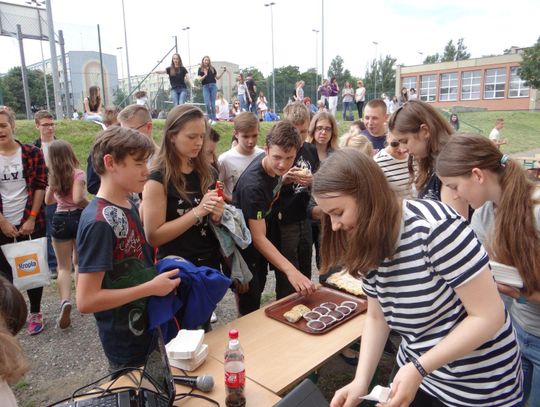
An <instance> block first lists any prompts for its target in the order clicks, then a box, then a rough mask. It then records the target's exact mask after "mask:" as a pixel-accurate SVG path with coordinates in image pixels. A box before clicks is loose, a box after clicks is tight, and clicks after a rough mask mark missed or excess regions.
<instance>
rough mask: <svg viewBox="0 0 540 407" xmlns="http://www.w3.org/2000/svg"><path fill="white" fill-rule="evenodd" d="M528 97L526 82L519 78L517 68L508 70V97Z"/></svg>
mask: <svg viewBox="0 0 540 407" xmlns="http://www.w3.org/2000/svg"><path fill="white" fill-rule="evenodd" d="M527 96H529V87H528V86H527V85H526V82H525V81H524V80H523V79H521V78H520V77H519V66H513V67H512V68H510V89H509V92H508V97H511V98H519V97H527Z"/></svg>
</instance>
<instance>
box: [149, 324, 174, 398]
mask: <svg viewBox="0 0 540 407" xmlns="http://www.w3.org/2000/svg"><path fill="white" fill-rule="evenodd" d="M141 387H142V388H145V389H149V390H152V391H155V392H156V393H157V394H159V395H160V396H163V397H164V398H165V399H167V400H169V401H171V400H173V399H174V395H175V389H174V381H173V377H172V374H171V369H170V366H169V359H168V358H167V352H166V351H165V343H164V341H163V337H162V335H161V330H160V329H159V327H158V328H156V330H155V332H154V340H153V341H152V348H151V351H150V353H149V354H148V357H147V360H146V364H145V366H144V373H143V380H142V383H141Z"/></svg>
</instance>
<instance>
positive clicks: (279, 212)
mask: <svg viewBox="0 0 540 407" xmlns="http://www.w3.org/2000/svg"><path fill="white" fill-rule="evenodd" d="M319 165H320V162H319V156H318V155H317V148H316V147H315V146H314V145H313V144H311V143H304V144H303V145H302V147H300V150H298V153H297V154H296V158H295V159H294V166H295V167H298V168H307V169H309V170H310V171H311V172H312V173H313V174H314V173H315V172H317V170H318V169H319ZM310 198H311V192H310V190H309V188H308V187H306V186H303V185H299V184H287V185H283V187H282V188H281V194H280V195H279V199H278V200H277V201H276V203H275V205H274V208H273V211H274V212H275V213H276V216H277V218H278V219H279V220H280V221H281V223H284V224H289V223H293V222H298V221H302V220H304V219H307V208H308V205H309V200H310Z"/></svg>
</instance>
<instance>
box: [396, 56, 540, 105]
mask: <svg viewBox="0 0 540 407" xmlns="http://www.w3.org/2000/svg"><path fill="white" fill-rule="evenodd" d="M522 52H523V48H518V47H512V48H511V49H510V50H509V51H508V52H507V53H505V54H504V55H497V56H489V57H482V58H474V59H467V60H463V61H452V62H442V63H437V64H426V65H414V66H398V67H397V68H396V90H395V94H396V95H399V94H400V90H401V88H403V87H405V88H407V89H411V88H415V89H416V91H417V94H418V98H419V99H420V100H423V101H425V102H429V103H432V104H433V106H434V107H436V108H446V109H449V108H456V107H461V108H465V109H467V108H477V109H486V110H530V111H538V110H540V92H538V90H537V89H534V88H530V87H528V86H526V84H525V81H523V80H522V79H521V78H520V77H519V64H520V62H521V60H522V57H521V55H522Z"/></svg>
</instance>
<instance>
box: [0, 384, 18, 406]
mask: <svg viewBox="0 0 540 407" xmlns="http://www.w3.org/2000/svg"><path fill="white" fill-rule="evenodd" d="M0 400H2V407H17V400H16V399H15V396H14V395H13V391H11V387H9V384H7V383H6V381H5V380H0Z"/></svg>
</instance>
